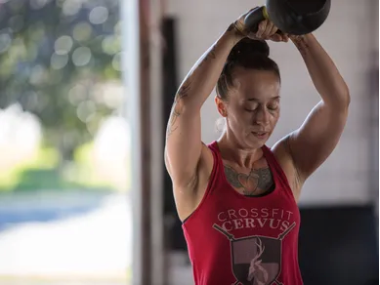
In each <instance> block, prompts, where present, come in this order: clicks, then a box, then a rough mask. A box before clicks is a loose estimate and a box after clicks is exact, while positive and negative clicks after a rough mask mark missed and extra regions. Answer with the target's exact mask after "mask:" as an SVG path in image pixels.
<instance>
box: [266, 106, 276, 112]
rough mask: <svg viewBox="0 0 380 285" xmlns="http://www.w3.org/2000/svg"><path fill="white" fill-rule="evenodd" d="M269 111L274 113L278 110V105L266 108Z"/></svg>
mask: <svg viewBox="0 0 380 285" xmlns="http://www.w3.org/2000/svg"><path fill="white" fill-rule="evenodd" d="M268 109H269V110H272V111H276V110H277V109H278V105H276V106H268Z"/></svg>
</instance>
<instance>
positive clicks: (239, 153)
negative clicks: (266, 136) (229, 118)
mask: <svg viewBox="0 0 380 285" xmlns="http://www.w3.org/2000/svg"><path fill="white" fill-rule="evenodd" d="M218 147H219V149H220V152H221V154H222V158H223V160H225V161H228V162H230V163H233V164H235V165H237V166H239V167H242V168H252V166H253V164H254V163H255V162H256V161H258V160H259V159H260V158H261V157H262V156H263V151H262V149H261V148H248V147H244V146H243V145H242V144H241V143H239V141H238V140H236V138H235V137H232V136H229V135H228V134H227V132H225V133H224V134H223V135H222V136H221V137H220V138H219V140H218Z"/></svg>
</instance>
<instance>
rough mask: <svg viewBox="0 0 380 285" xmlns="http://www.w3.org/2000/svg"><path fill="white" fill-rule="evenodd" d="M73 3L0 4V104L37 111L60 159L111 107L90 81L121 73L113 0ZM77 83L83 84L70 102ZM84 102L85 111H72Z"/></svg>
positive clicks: (57, 0) (14, 0) (86, 138)
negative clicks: (98, 97) (95, 93)
mask: <svg viewBox="0 0 380 285" xmlns="http://www.w3.org/2000/svg"><path fill="white" fill-rule="evenodd" d="M70 2H71V4H70ZM74 2H77V3H80V2H81V1H60V0H49V1H22V0H12V1H8V2H5V3H4V4H2V5H1V9H0V27H2V28H3V29H2V30H0V87H1V88H0V108H6V107H7V106H9V105H10V104H12V103H14V102H19V103H20V104H21V105H22V107H23V109H24V110H27V111H30V112H33V113H34V114H36V115H37V116H38V117H39V118H40V119H41V122H42V125H43V128H44V131H45V136H46V141H47V143H48V144H49V145H52V146H55V147H57V148H58V149H59V150H60V152H61V155H62V157H63V158H64V159H71V158H72V155H73V152H74V149H75V148H76V147H77V146H78V145H81V144H83V143H85V142H87V141H89V140H90V139H91V137H92V134H93V132H94V131H95V130H96V126H97V125H98V124H99V122H100V121H101V120H102V118H103V117H104V116H106V115H109V114H111V113H112V112H114V109H113V108H111V107H109V106H107V105H106V104H104V102H100V101H99V100H96V98H93V96H92V91H93V89H94V86H95V83H98V82H104V81H107V80H110V79H112V80H120V77H121V75H120V68H119V67H120V55H119V54H120V51H121V41H120V24H119V23H120V21H119V2H118V1H114V0H106V1H101V0H100V1H84V4H80V6H78V7H77V6H75V5H74V4H73V3H74ZM36 3H37V4H36ZM38 3H46V4H45V5H43V6H41V4H39V5H40V6H36V5H38ZM70 5H71V6H70ZM94 9H95V10H94ZM94 11H95V12H94ZM107 11H108V12H107ZM107 15H108V17H107ZM102 17H103V18H102ZM91 21H92V22H91ZM102 21H103V22H102ZM79 83H80V84H81V85H82V86H84V89H83V92H82V93H81V94H80V95H81V96H80V98H79V99H78V100H76V101H75V102H73V100H70V96H69V94H70V90H72V87H73V86H77V85H78V84H79ZM86 102H87V103H88V102H91V104H87V105H86ZM81 104H82V106H81ZM88 106H90V107H91V108H90V111H91V112H92V114H91V116H83V115H82V117H81V116H79V115H78V112H80V111H79V110H80V109H81V108H82V110H85V111H86V108H87V109H88V108H89V107H88ZM89 125H90V126H92V127H91V130H90V127H89Z"/></svg>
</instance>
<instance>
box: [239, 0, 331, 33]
mask: <svg viewBox="0 0 380 285" xmlns="http://www.w3.org/2000/svg"><path fill="white" fill-rule="evenodd" d="M330 6H331V2H330V0H267V2H266V6H262V7H257V8H255V9H253V10H252V11H251V12H249V13H248V15H247V16H246V17H245V20H244V22H245V25H246V26H247V28H248V29H249V30H250V31H251V32H257V29H258V25H259V23H260V22H261V21H263V20H265V19H269V20H270V21H272V22H273V24H274V25H275V26H276V27H277V28H279V30H280V32H283V33H287V34H291V35H305V34H308V33H311V32H313V31H315V30H316V29H318V28H319V27H320V26H321V25H322V24H323V23H324V21H325V20H326V19H327V16H328V14H329V12H330Z"/></svg>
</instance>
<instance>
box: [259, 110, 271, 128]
mask: <svg viewBox="0 0 380 285" xmlns="http://www.w3.org/2000/svg"><path fill="white" fill-rule="evenodd" d="M269 116H270V114H269V111H268V110H267V109H266V108H265V107H261V108H259V110H257V113H256V116H255V122H256V124H258V125H263V126H266V125H268V124H269Z"/></svg>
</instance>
